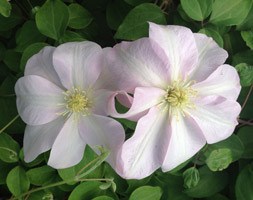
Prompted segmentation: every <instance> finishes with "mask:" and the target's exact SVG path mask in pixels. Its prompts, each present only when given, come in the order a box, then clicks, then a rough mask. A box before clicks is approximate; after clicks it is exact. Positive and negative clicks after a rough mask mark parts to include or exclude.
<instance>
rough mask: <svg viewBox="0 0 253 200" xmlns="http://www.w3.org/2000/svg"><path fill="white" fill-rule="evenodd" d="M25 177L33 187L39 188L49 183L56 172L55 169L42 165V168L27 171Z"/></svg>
mask: <svg viewBox="0 0 253 200" xmlns="http://www.w3.org/2000/svg"><path fill="white" fill-rule="evenodd" d="M26 175H27V176H28V178H29V180H30V182H31V183H32V184H33V185H37V186H41V185H45V184H47V183H50V182H51V180H52V179H54V178H55V176H56V175H57V172H56V170H55V169H53V168H51V167H49V166H47V165H44V166H42V167H37V168H34V169H30V170H28V171H27V172H26Z"/></svg>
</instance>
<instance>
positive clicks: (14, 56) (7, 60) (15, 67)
mask: <svg viewBox="0 0 253 200" xmlns="http://www.w3.org/2000/svg"><path fill="white" fill-rule="evenodd" d="M20 59H21V54H20V53H18V52H16V51H14V50H12V49H8V50H7V51H6V52H5V55H4V59H3V61H4V64H6V65H7V66H8V67H9V69H11V70H12V71H14V72H19V71H20V69H19V65H20Z"/></svg>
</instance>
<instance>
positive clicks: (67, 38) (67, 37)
mask: <svg viewBox="0 0 253 200" xmlns="http://www.w3.org/2000/svg"><path fill="white" fill-rule="evenodd" d="M85 40H86V39H84V38H83V37H82V36H81V35H80V34H78V33H76V32H73V31H68V30H67V31H66V32H65V34H64V35H63V37H62V38H61V39H60V43H65V42H76V41H78V42H80V41H85Z"/></svg>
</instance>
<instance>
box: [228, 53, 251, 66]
mask: <svg viewBox="0 0 253 200" xmlns="http://www.w3.org/2000/svg"><path fill="white" fill-rule="evenodd" d="M252 58H253V50H248V51H242V52H239V53H237V54H235V55H233V60H232V65H234V66H235V65H237V64H240V63H247V64H248V65H253V59H252Z"/></svg>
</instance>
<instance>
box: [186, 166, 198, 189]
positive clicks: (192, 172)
mask: <svg viewBox="0 0 253 200" xmlns="http://www.w3.org/2000/svg"><path fill="white" fill-rule="evenodd" d="M183 177H184V187H185V188H187V189H188V188H192V187H195V186H196V185H197V184H198V182H199V171H198V169H196V168H195V167H191V168H189V169H187V170H185V171H184V173H183Z"/></svg>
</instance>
